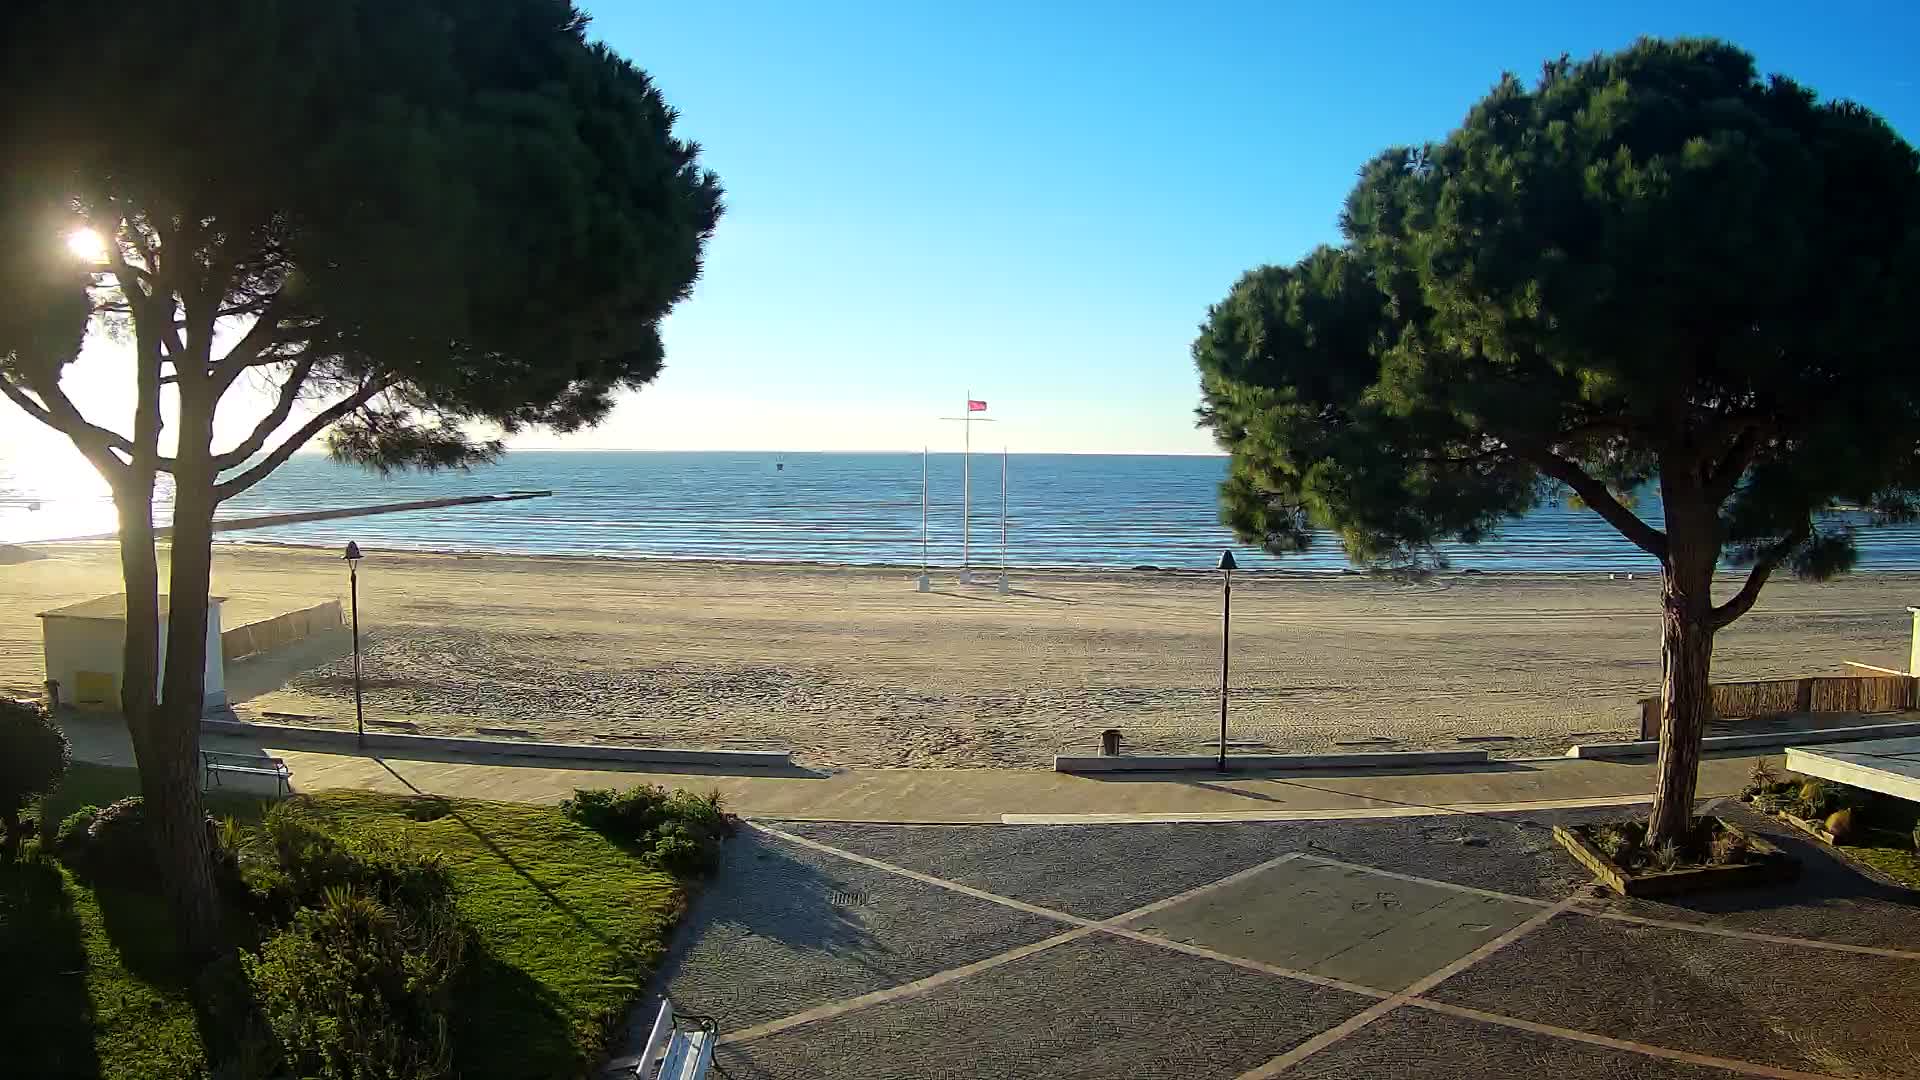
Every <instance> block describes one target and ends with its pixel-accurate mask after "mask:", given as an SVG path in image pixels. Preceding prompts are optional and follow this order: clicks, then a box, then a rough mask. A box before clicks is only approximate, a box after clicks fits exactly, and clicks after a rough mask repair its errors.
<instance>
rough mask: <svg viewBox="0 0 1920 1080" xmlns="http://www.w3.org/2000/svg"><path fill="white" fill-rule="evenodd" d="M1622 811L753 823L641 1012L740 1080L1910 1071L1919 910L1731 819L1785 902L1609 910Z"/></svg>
mask: <svg viewBox="0 0 1920 1080" xmlns="http://www.w3.org/2000/svg"><path fill="white" fill-rule="evenodd" d="M1622 812H1623V811H1621V810H1619V809H1613V810H1608V809H1579V810H1564V811H1553V812H1533V813H1525V814H1499V815H1493V814H1489V815H1473V814H1452V815H1444V816H1424V817H1394V818H1385V819H1360V820H1333V821H1288V822H1270V821H1260V822H1230V823H1153V824H1100V825H882V824H845V823H824V822H780V821H759V822H755V823H753V824H752V825H751V826H750V827H748V828H746V829H744V830H742V833H741V835H740V837H738V838H737V839H736V840H734V841H733V842H731V844H730V846H729V849H728V852H727V856H726V863H725V865H724V866H723V868H722V870H721V872H720V874H719V875H718V876H717V878H716V879H715V881H714V883H713V884H712V885H711V886H710V887H709V888H708V889H707V890H706V891H705V893H704V894H702V895H701V896H699V897H698V898H696V900H695V902H694V905H693V908H692V910H691V912H690V913H689V916H688V919H687V920H686V922H685V923H684V924H683V926H682V928H681V930H680V932H679V933H678V935H677V937H676V945H675V948H674V952H673V953H672V954H671V955H670V956H669V957H668V959H667V961H666V962H665V963H664V964H663V965H662V968H661V970H660V974H659V980H658V986H657V987H656V989H662V988H664V990H665V991H666V992H667V993H668V995H669V996H670V997H671V998H672V999H673V1001H674V1004H675V1006H676V1008H677V1009H678V1011H680V1012H681V1013H682V1014H700V1015H706V1016H710V1017H712V1018H713V1020H714V1021H715V1023H716V1024H717V1025H718V1027H719V1030H720V1031H721V1033H722V1039H723V1041H722V1045H721V1047H720V1052H719V1055H718V1059H717V1060H718V1064H719V1065H720V1067H721V1068H722V1069H723V1070H724V1073H725V1075H727V1076H729V1077H733V1078H737V1080H748V1078H775V1077H793V1078H798V1077H828V1076H831V1077H840V1078H871V1080H883V1078H902V1080H904V1078H909V1077H913V1078H921V1077H996V1078H1001V1077H1003V1078H1022V1077H1032V1078H1039V1077H1049V1078H1053V1077H1222V1078H1231V1077H1243V1076H1244V1077H1261V1076H1280V1075H1285V1076H1289V1077H1306V1078H1324V1080H1335V1078H1338V1080H1375V1078H1394V1077H1500V1076H1516V1077H1521V1076H1524V1077H1551V1078H1553V1080H1600V1078H1606V1080H1615V1078H1628V1077H1656V1078H1685V1080H1709V1078H1734V1077H1756V1076H1757V1077H1775V1078H1780V1077H1838V1078H1861V1077H1885V1078H1899V1077H1920V906H1916V901H1915V899H1914V896H1913V894H1911V893H1908V892H1906V891H1904V890H1900V889H1897V888H1894V887H1892V886H1889V885H1886V884H1884V883H1880V882H1877V881H1874V880H1872V879H1870V878H1868V877H1866V876H1864V875H1862V874H1861V873H1860V872H1858V871H1856V870H1855V869H1853V868H1852V867H1850V866H1847V865H1845V864H1842V863H1840V862H1838V861H1836V860H1835V859H1834V858H1833V857H1831V856H1830V855H1829V854H1826V853H1824V852H1823V851H1822V850H1821V849H1820V848H1819V847H1818V846H1817V845H1814V844H1812V843H1810V842H1806V841H1803V840H1801V839H1799V838H1797V837H1795V836H1791V835H1785V834H1783V833H1781V831H1780V829H1778V828H1775V827H1773V826H1772V825H1771V824H1770V823H1768V822H1765V821H1763V820H1760V819H1758V818H1755V817H1752V816H1751V815H1750V814H1748V813H1747V811H1746V810H1745V809H1744V808H1742V807H1739V806H1737V805H1733V804H1722V805H1721V806H1720V807H1719V808H1718V810H1717V812H1719V813H1722V814H1727V815H1731V816H1733V817H1735V818H1737V819H1739V820H1741V821H1742V822H1743V823H1744V824H1747V825H1749V826H1751V827H1753V828H1755V829H1758V830H1760V831H1763V832H1767V833H1769V834H1770V835H1772V836H1773V837H1774V838H1775V839H1776V842H1778V843H1779V844H1781V846H1783V847H1785V848H1787V849H1789V850H1790V851H1791V852H1793V854H1795V855H1796V856H1798V857H1799V858H1800V859H1801V860H1802V862H1803V865H1804V866H1805V872H1804V873H1803V875H1802V876H1801V878H1800V880H1799V881H1797V882H1795V883H1793V884H1791V885H1788V886H1782V887H1779V888H1773V889H1766V890H1759V891H1740V892H1722V893H1713V894H1705V895H1703V896H1700V897H1695V898H1690V899H1685V900H1683V901H1682V902H1680V903H1678V904H1673V903H1650V902H1645V901H1625V900H1621V899H1619V898H1616V897H1612V896H1610V895H1604V894H1601V893H1599V892H1597V891H1595V890H1594V888H1593V887H1592V885H1591V883H1590V881H1589V880H1588V879H1587V877H1586V875H1584V874H1583V873H1582V872H1580V868H1579V867H1578V866H1577V865H1576V864H1575V863H1574V862H1573V860H1572V859H1571V858H1570V857H1568V856H1567V855H1566V854H1565V853H1564V852H1563V851H1562V850H1561V849H1560V848H1559V847H1558V846H1557V845H1556V844H1555V843H1554V841H1553V839H1552V836H1551V834H1550V828H1551V826H1552V825H1553V824H1554V823H1556V822H1572V821H1585V820H1595V819H1599V818H1605V817H1617V816H1619V815H1620V814H1621V813H1622ZM646 1012H647V1011H646V1010H641V1013H642V1014H645V1013H646Z"/></svg>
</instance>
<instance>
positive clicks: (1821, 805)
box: [1798, 780, 1840, 821]
mask: <svg viewBox="0 0 1920 1080" xmlns="http://www.w3.org/2000/svg"><path fill="white" fill-rule="evenodd" d="M1799 797H1800V806H1799V815H1798V816H1800V817H1803V818H1806V819H1807V820H1808V821H1819V820H1820V819H1821V818H1824V817H1826V816H1827V815H1828V814H1831V813H1833V812H1834V811H1835V810H1837V809H1839V808H1840V806H1839V802H1840V800H1839V796H1838V794H1837V793H1836V792H1835V791H1834V790H1833V788H1832V787H1831V786H1830V785H1828V784H1827V782H1826V781H1824V780H1807V781H1805V782H1803V783H1802V784H1801V785H1800V791H1799Z"/></svg>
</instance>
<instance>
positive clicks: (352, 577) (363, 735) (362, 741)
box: [346, 540, 367, 750]
mask: <svg viewBox="0 0 1920 1080" xmlns="http://www.w3.org/2000/svg"><path fill="white" fill-rule="evenodd" d="M362 558H365V556H363V555H361V554H360V545H359V544H356V543H354V542H353V541H351V540H349V541H347V555H346V559H347V589H348V591H349V593H350V594H351V595H352V597H353V732H354V734H353V741H354V745H355V746H357V747H359V748H360V749H362V750H365V749H366V748H367V714H366V710H365V709H364V708H363V707H362V706H361V703H360V560H361V559H362Z"/></svg>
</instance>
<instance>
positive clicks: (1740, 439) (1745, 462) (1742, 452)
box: [1705, 424, 1765, 506]
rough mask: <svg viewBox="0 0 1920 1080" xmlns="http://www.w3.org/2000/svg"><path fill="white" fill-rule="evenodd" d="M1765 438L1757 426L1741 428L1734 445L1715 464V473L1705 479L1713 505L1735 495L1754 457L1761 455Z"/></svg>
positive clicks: (1707, 491) (1707, 492)
mask: <svg viewBox="0 0 1920 1080" xmlns="http://www.w3.org/2000/svg"><path fill="white" fill-rule="evenodd" d="M1764 436H1765V432H1763V431H1762V430H1761V429H1760V426H1759V425H1757V424H1753V425H1749V426H1747V427H1743V428H1741V429H1740V433H1739V434H1738V435H1736V436H1734V439H1733V445H1731V446H1729V447H1727V451H1726V453H1724V454H1722V455H1720V458H1719V460H1717V461H1716V462H1714V466H1713V471H1712V472H1711V473H1709V474H1708V475H1707V476H1706V478H1705V480H1706V485H1705V489H1706V494H1707V498H1708V499H1709V500H1711V501H1712V503H1713V505H1715V506H1719V505H1720V504H1721V503H1723V502H1725V501H1726V500H1727V496H1729V495H1731V494H1733V489H1734V487H1735V486H1736V485H1738V484H1739V483H1740V478H1741V477H1742V476H1745V475H1746V474H1747V466H1749V465H1751V464H1753V459H1754V457H1755V456H1756V455H1758V454H1759V453H1760V444H1761V442H1762V441H1764Z"/></svg>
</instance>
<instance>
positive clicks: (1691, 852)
mask: <svg viewBox="0 0 1920 1080" xmlns="http://www.w3.org/2000/svg"><path fill="white" fill-rule="evenodd" d="M1553 835H1554V838H1555V839H1557V840H1559V841H1560V844H1561V846H1562V847H1564V848H1566V849H1567V850H1568V851H1569V852H1572V853H1573V857H1574V858H1576V859H1579V860H1580V861H1581V862H1582V863H1584V864H1586V866H1587V868H1588V869H1590V870H1592V871H1593V874H1594V877H1595V878H1597V879H1598V880H1599V882H1600V883H1601V884H1602V885H1605V886H1606V887H1607V888H1609V889H1612V890H1613V891H1614V892H1617V893H1619V894H1620V895H1622V896H1635V897H1652V896H1673V895H1675V894H1677V893H1686V892H1698V891H1702V890H1705V889H1728V888H1737V887H1742V886H1753V885H1764V884H1770V883H1773V882H1778V881H1785V880H1788V879H1790V878H1792V877H1794V876H1795V875H1796V874H1798V873H1799V872H1800V866H1799V864H1798V863H1795V862H1794V861H1793V860H1792V859H1791V858H1789V857H1788V856H1787V854H1786V853H1785V852H1783V851H1781V850H1780V849H1779V848H1777V847H1775V846H1773V845H1772V844H1770V843H1768V842H1767V841H1766V839H1765V838H1764V837H1759V836H1755V835H1753V834H1752V833H1749V832H1746V831H1745V830H1743V829H1741V828H1740V827H1739V826H1737V825H1735V824H1733V823H1732V822H1729V821H1725V820H1722V819H1720V818H1716V817H1697V818H1695V819H1693V829H1692V831H1691V832H1689V833H1688V834H1687V835H1686V837H1685V838H1684V839H1683V840H1681V841H1679V842H1673V843H1666V844H1661V845H1659V846H1649V845H1648V844H1647V842H1646V836H1647V826H1646V822H1644V821H1605V822H1598V823H1595V824H1592V825H1555V826H1554V827H1553Z"/></svg>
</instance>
